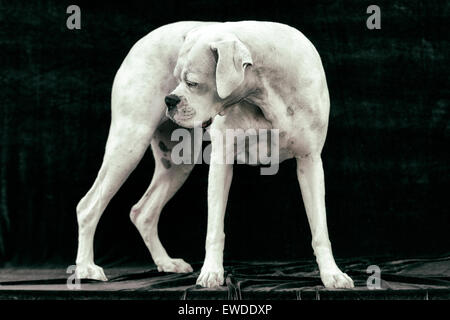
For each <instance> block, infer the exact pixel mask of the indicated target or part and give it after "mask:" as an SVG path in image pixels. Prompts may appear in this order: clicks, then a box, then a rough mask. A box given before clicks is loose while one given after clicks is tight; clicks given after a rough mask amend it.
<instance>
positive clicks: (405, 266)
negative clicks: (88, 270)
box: [0, 256, 450, 300]
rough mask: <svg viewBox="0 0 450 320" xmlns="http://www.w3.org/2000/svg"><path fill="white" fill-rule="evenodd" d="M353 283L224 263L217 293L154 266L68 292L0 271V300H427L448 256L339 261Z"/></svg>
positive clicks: (24, 274)
mask: <svg viewBox="0 0 450 320" xmlns="http://www.w3.org/2000/svg"><path fill="white" fill-rule="evenodd" d="M338 263H339V265H340V266H341V269H342V270H343V271H344V272H346V273H348V274H349V275H350V276H351V277H352V278H353V280H354V281H355V288H354V289H339V290H337V289H335V290H333V289H325V288H324V287H323V286H322V283H321V281H320V278H319V275H318V271H317V267H316V264H315V263H314V262H312V261H295V262H270V263H263V262H259V263H257V262H245V263H244V262H240V263H238V262H234V263H229V264H226V265H225V270H226V274H225V276H226V283H225V286H223V287H220V288H218V289H204V288H199V287H197V286H195V280H196V278H197V276H198V271H197V270H199V269H200V267H201V264H199V263H197V264H193V267H194V270H196V272H193V273H188V274H164V273H159V272H157V270H156V269H155V268H148V269H146V268H142V267H129V268H126V267H121V268H111V269H105V272H106V275H107V276H108V277H109V281H108V282H97V281H89V280H83V281H82V284H81V290H79V291H71V290H68V289H67V286H66V282H67V277H68V275H67V274H66V273H65V270H64V269H2V270H0V298H4V299H6V298H12V297H16V298H17V297H22V298H29V299H32V298H34V299H39V298H42V297H46V298H54V299H63V298H73V299H76V298H95V299H230V300H242V299H244V300H247V299H250V300H255V299H256V300H259V299H275V300H282V299H430V298H441V299H442V298H447V299H448V298H450V256H447V257H440V258H433V259H405V260H387V259H381V258H378V259H373V258H372V259H352V260H346V261H338ZM369 265H378V266H379V267H380V269H381V279H382V281H381V289H379V290H369V289H368V288H367V285H366V283H367V278H368V276H369V274H368V273H367V272H366V271H367V267H368V266H369Z"/></svg>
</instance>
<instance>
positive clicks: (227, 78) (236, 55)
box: [211, 39, 253, 99]
mask: <svg viewBox="0 0 450 320" xmlns="http://www.w3.org/2000/svg"><path fill="white" fill-rule="evenodd" d="M211 50H213V52H215V53H216V54H217V66H216V86H217V93H218V94H219V97H220V98H222V99H225V98H226V97H228V96H229V95H230V94H231V93H232V92H233V91H234V90H235V89H236V88H237V87H238V86H239V85H240V84H241V83H242V82H243V81H244V75H245V68H246V67H247V65H252V64H253V60H252V56H251V54H250V51H249V50H248V48H247V47H246V46H245V45H244V44H243V43H242V42H241V41H239V40H238V39H232V40H223V41H218V42H213V43H212V44H211Z"/></svg>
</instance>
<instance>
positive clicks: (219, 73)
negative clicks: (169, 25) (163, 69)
mask: <svg viewBox="0 0 450 320" xmlns="http://www.w3.org/2000/svg"><path fill="white" fill-rule="evenodd" d="M252 63H253V61H252V57H251V54H250V51H249V49H248V48H247V47H246V46H245V44H244V43H242V42H241V41H240V40H239V39H238V38H237V37H236V36H234V35H231V34H226V35H213V36H206V37H205V36H203V37H202V36H199V34H198V33H192V34H190V35H188V37H187V38H186V40H185V42H184V44H183V46H182V47H181V49H180V53H179V57H178V61H177V65H176V67H175V69H174V76H175V77H176V78H177V79H178V81H179V84H178V86H177V87H176V88H175V89H174V90H173V91H172V92H171V93H170V94H169V95H167V96H166V98H165V103H166V105H167V110H166V115H167V116H168V117H169V118H170V119H172V120H173V121H174V122H176V123H177V124H178V125H180V126H183V127H187V128H192V127H194V126H200V125H201V126H207V125H208V124H209V123H210V122H211V120H212V118H214V117H215V116H216V115H217V114H218V113H220V112H221V111H222V110H223V108H224V106H225V105H227V104H230V102H232V101H237V100H240V99H241V98H243V97H239V94H240V92H239V90H237V89H238V88H239V87H242V85H243V83H244V80H245V69H246V67H247V66H249V65H252Z"/></svg>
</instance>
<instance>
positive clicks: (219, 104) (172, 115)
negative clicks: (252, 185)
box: [76, 21, 353, 288]
mask: <svg viewBox="0 0 450 320" xmlns="http://www.w3.org/2000/svg"><path fill="white" fill-rule="evenodd" d="M329 104H330V102H329V95H328V88H327V83H326V79H325V73H324V70H323V67H322V63H321V60H320V57H319V54H318V53H317V51H316V50H315V48H314V46H313V45H312V44H311V43H310V41H309V40H308V39H307V38H306V37H305V36H304V35H303V34H302V33H300V32H299V31H298V30H296V29H294V28H291V27H289V26H286V25H283V24H278V23H272V22H256V21H243V22H227V23H206V22H179V23H175V24H170V25H166V26H163V27H161V28H158V29H156V30H155V31H153V32H151V33H150V34H148V35H147V36H145V37H144V38H142V39H141V40H139V41H138V42H137V43H136V44H135V45H134V46H133V48H132V49H131V51H130V52H129V54H128V55H127V57H126V58H125V60H124V61H123V63H122V65H121V67H120V69H119V70H118V72H117V74H116V77H115V80H114V84H113V88H112V120H111V128H110V131H109V136H108V141H107V144H106V150H105V155H104V159H103V163H102V166H101V168H100V171H99V173H98V176H97V178H96V180H95V182H94V184H93V186H92V188H91V189H90V190H89V192H88V193H87V194H86V195H85V196H84V197H83V199H82V200H81V201H80V203H79V204H78V206H77V218H78V227H79V238H78V254H77V259H76V264H77V268H76V276H77V277H78V278H89V279H97V280H107V279H106V277H105V275H104V272H103V269H102V268H100V267H99V266H96V265H95V264H94V257H93V240H94V233H95V229H96V227H97V223H98V221H99V219H100V217H101V215H102V213H103V211H104V209H105V207H106V206H107V204H108V203H109V201H110V200H111V198H112V197H113V196H114V194H115V193H116V192H117V190H118V189H119V188H120V186H121V185H122V183H123V182H124V181H125V179H127V177H128V175H129V174H130V172H131V171H132V170H133V169H134V168H135V167H136V165H137V164H138V162H139V160H140V159H141V157H142V156H143V154H144V152H145V151H146V149H147V147H148V145H149V144H151V146H152V150H153V154H154V157H155V173H154V176H153V179H152V182H151V184H150V186H149V188H148V189H147V191H146V192H145V194H144V196H143V197H142V199H141V200H139V202H138V203H137V204H136V205H134V206H133V208H132V210H131V214H130V217H131V220H132V222H133V223H134V224H135V225H136V227H137V229H138V230H139V232H140V234H141V235H142V238H143V240H144V241H145V244H146V246H147V247H148V249H149V251H150V254H151V256H152V258H153V260H154V262H155V264H156V265H157V267H158V270H159V271H164V272H192V271H193V270H192V268H191V266H190V265H189V264H188V263H186V262H184V261H183V260H182V259H173V258H171V257H170V256H169V255H168V254H167V252H166V250H165V249H164V247H163V246H162V244H161V242H160V240H159V238H158V228H157V225H158V219H159V215H160V213H161V210H162V208H163V207H164V205H165V204H166V203H167V201H168V200H169V199H170V198H171V197H172V196H173V195H174V194H175V192H176V191H177V190H178V189H179V188H180V187H181V185H182V184H183V183H184V181H185V180H186V178H187V177H188V175H189V173H190V172H191V170H192V168H193V166H194V165H193V164H187V163H183V164H179V165H175V164H174V163H173V161H172V158H171V148H172V147H173V145H174V142H173V141H171V139H170V137H171V132H172V131H173V130H174V128H175V127H176V124H177V125H179V126H182V127H185V128H193V127H194V126H197V125H198V126H200V125H201V124H203V126H209V125H210V124H211V126H210V129H211V130H213V129H214V130H215V131H216V132H219V133H220V132H221V133H224V132H225V130H226V129H230V128H231V129H233V128H240V129H248V128H254V129H259V128H269V129H270V128H274V129H279V133H280V134H279V137H280V138H279V144H278V148H279V161H283V160H284V159H288V158H295V159H296V161H297V176H298V180H299V183H300V187H301V192H302V196H303V201H304V205H305V209H306V213H307V216H308V221H309V225H310V228H311V233H312V247H313V250H314V254H315V256H316V260H317V263H318V266H319V270H320V276H321V279H322V282H323V283H324V285H325V286H326V287H329V288H351V287H353V281H352V279H350V277H348V276H347V275H346V274H345V273H343V272H341V270H340V269H339V268H338V266H337V265H336V263H335V260H334V258H333V254H332V251H331V244H330V241H329V238H328V231H327V222H326V213H325V199H324V198H325V186H324V173H323V168H322V160H321V150H322V147H323V145H324V142H325V137H326V133H327V125H328V116H329ZM168 119H171V120H172V121H170V120H168ZM175 123H176V124H175ZM217 136H218V135H215V136H212V137H211V143H212V154H211V159H216V158H218V157H219V156H218V154H220V152H219V151H221V150H218V148H217V147H215V145H216V143H215V139H217ZM219 136H220V135H219ZM232 170H233V166H232V164H227V163H220V161H212V162H211V164H210V168H209V180H208V229H207V238H206V255H205V260H204V264H203V267H202V269H201V273H200V276H199V278H198V280H197V283H198V284H200V285H202V286H204V287H215V286H219V285H222V284H223V281H224V277H223V274H224V269H223V249H224V240H225V234H224V214H225V208H226V203H227V197H228V191H229V187H230V183H231V178H232Z"/></svg>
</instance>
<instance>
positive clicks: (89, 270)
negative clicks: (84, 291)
mask: <svg viewBox="0 0 450 320" xmlns="http://www.w3.org/2000/svg"><path fill="white" fill-rule="evenodd" d="M75 277H76V278H78V279H92V280H100V281H108V278H106V276H105V272H103V268H101V267H99V266H97V265H95V264H81V265H77V267H76V269H75Z"/></svg>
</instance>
